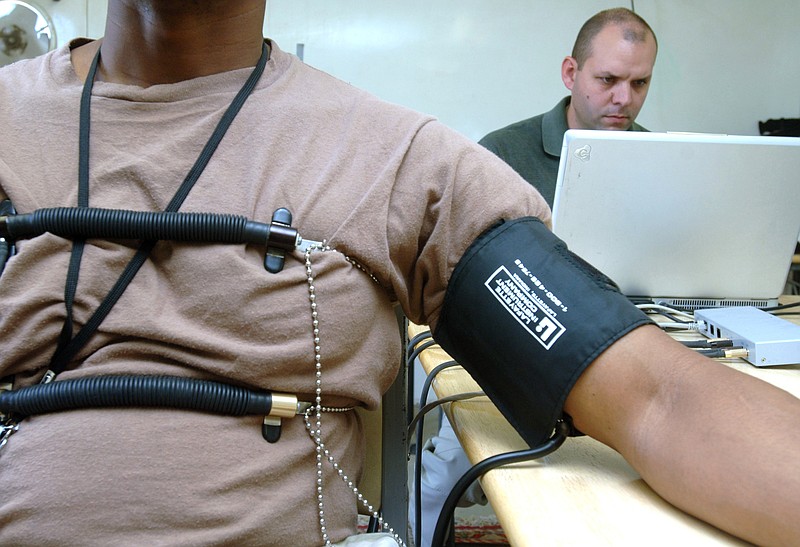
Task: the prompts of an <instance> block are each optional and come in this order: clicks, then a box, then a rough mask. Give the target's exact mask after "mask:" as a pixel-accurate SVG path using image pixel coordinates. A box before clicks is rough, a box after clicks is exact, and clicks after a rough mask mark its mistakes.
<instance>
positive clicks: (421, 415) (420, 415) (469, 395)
mask: <svg viewBox="0 0 800 547" xmlns="http://www.w3.org/2000/svg"><path fill="white" fill-rule="evenodd" d="M451 363H452V364H451ZM451 363H444V364H447V365H450V366H457V365H458V363H456V362H455V361H452V362H451ZM476 397H486V393H485V392H483V391H467V392H464V393H457V394H455V395H448V396H447V397H442V398H441V399H436V400H435V401H433V402H431V403H428V404H426V405H425V406H423V407H422V408H420V409H419V412H417V415H416V416H414V419H413V420H411V423H410V424H409V425H408V435H409V436H410V435H411V432H412V431H414V430H415V427H416V426H417V424H418V423H419V422H421V421H422V420H424V419H425V415H426V414H428V413H429V412H430V411H431V410H433V409H435V408H439V407H440V406H442V405H443V404H445V403H455V402H457V401H466V400H468V399H475V398H476ZM417 431H423V428H422V427H420V428H419V429H417Z"/></svg>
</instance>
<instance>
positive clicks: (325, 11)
mask: <svg viewBox="0 0 800 547" xmlns="http://www.w3.org/2000/svg"><path fill="white" fill-rule="evenodd" d="M631 4H632V3H631V2H613V1H603V0H572V1H570V2H564V1H563V0H506V1H504V2H502V3H499V2H486V1H485V0H406V1H404V2H387V1H385V0H336V1H332V0H269V1H268V4H267V22H266V25H265V34H266V35H267V36H270V37H271V38H274V39H276V40H277V42H278V44H279V45H280V46H281V47H282V48H283V49H285V50H287V51H290V52H292V53H294V52H296V46H297V44H304V59H305V61H306V62H307V63H309V64H311V65H313V66H316V67H318V68H321V69H322V70H325V71H327V72H330V73H332V74H334V75H336V76H338V77H340V78H342V79H343V80H346V81H348V82H351V83H353V84H354V85H357V86H359V87H362V88H365V89H367V90H369V91H371V92H373V93H375V94H377V95H378V96H380V97H382V98H384V99H386V100H389V101H392V102H396V103H400V104H404V105H406V106H409V107H411V108H414V109H417V110H420V111H423V112H427V113H430V114H434V115H436V116H438V117H439V118H440V119H441V120H442V121H443V122H445V123H447V124H448V125H450V126H452V127H454V128H455V129H457V130H459V131H461V132H462V133H464V134H466V135H467V136H469V137H470V138H473V139H479V138H480V137H482V136H483V135H484V134H485V133H487V132H488V131H490V130H492V129H496V128H498V127H501V126H503V125H506V124H508V123H511V122H512V121H516V120H518V119H522V118H526V117H529V116H532V115H535V114H538V113H540V112H542V111H544V110H549V109H550V108H551V107H552V106H553V105H554V104H555V102H556V101H557V100H558V99H559V98H560V97H562V96H563V95H565V94H566V93H567V90H566V89H565V88H564V87H563V84H562V83H561V79H560V73H559V71H560V64H561V59H562V58H563V57H564V56H565V55H567V54H569V52H570V50H571V48H572V43H573V41H574V38H575V35H576V34H577V32H578V29H579V28H580V26H581V24H582V23H583V21H585V20H586V19H587V18H588V17H589V16H591V15H592V14H594V13H595V12H597V11H599V10H600V9H604V8H607V7H614V6H618V5H625V6H626V7H630V6H631ZM633 4H634V8H635V10H636V11H637V13H639V14H640V15H642V16H643V17H644V18H645V19H647V20H648V22H649V23H650V24H651V26H652V27H653V28H654V30H655V32H656V34H657V36H658V39H659V45H660V50H659V57H658V60H657V62H656V69H655V72H654V80H653V87H652V89H651V92H650V96H649V97H648V102H647V103H646V104H645V107H644V109H643V110H642V113H641V115H640V117H639V121H640V122H641V123H642V124H644V125H645V126H646V127H648V128H650V129H652V130H658V131H667V130H670V131H702V132H713V133H735V134H758V121H759V120H766V119H767V118H770V117H772V118H780V117H800V93H798V90H799V89H800V60H799V59H800V39H798V29H800V2H798V1H797V0H759V1H757V2H756V1H754V0H636V1H635V2H634V3H633ZM500 7H501V8H502V9H499V8H500Z"/></svg>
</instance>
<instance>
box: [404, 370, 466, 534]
mask: <svg viewBox="0 0 800 547" xmlns="http://www.w3.org/2000/svg"><path fill="white" fill-rule="evenodd" d="M455 366H458V363H456V362H455V361H445V362H444V363H440V364H439V365H437V366H435V367H434V368H433V370H431V372H430V374H428V375H427V376H426V377H425V382H424V383H423V384H422V393H421V395H420V398H419V401H420V406H421V407H424V406H426V405H427V401H428V392H429V391H430V387H431V384H432V383H433V379H434V378H435V377H436V375H437V374H439V372H441V371H443V370H445V369H447V368H451V367H455ZM420 410H421V409H420ZM424 416H425V415H424V414H423V418H422V419H421V420H420V421H419V423H418V424H417V431H416V433H417V434H416V442H417V453H416V454H415V455H414V541H415V542H418V541H419V538H420V537H421V536H422V437H423V433H424V429H425V427H424V426H425V420H424Z"/></svg>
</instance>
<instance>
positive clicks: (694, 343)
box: [680, 338, 733, 348]
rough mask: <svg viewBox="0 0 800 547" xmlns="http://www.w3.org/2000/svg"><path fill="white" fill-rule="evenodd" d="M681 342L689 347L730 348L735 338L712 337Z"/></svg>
mask: <svg viewBox="0 0 800 547" xmlns="http://www.w3.org/2000/svg"><path fill="white" fill-rule="evenodd" d="M680 343H681V344H683V345H684V346H686V347H687V348H730V347H732V346H733V340H731V339H729V338H710V339H708V340H683V341H680Z"/></svg>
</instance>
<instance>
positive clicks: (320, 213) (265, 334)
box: [0, 44, 549, 547]
mask: <svg viewBox="0 0 800 547" xmlns="http://www.w3.org/2000/svg"><path fill="white" fill-rule="evenodd" d="M249 73H250V70H249V69H247V70H237V71H233V72H230V73H225V74H218V75H213V76H208V77H203V78H198V79H195V80H191V81H187V82H182V83H178V84H171V85H157V86H152V87H149V88H144V89H143V88H138V87H134V86H125V85H118V84H109V83H103V82H97V83H96V84H95V86H94V92H93V97H92V103H91V104H92V119H91V144H90V147H91V148H90V170H89V173H90V205H91V206H93V207H107V208H122V209H132V210H144V211H154V210H162V209H163V208H164V207H165V206H166V204H167V202H168V201H169V200H170V199H171V197H172V195H173V193H174V192H175V190H176V189H177V188H178V186H179V185H180V183H181V182H182V181H183V179H184V177H185V176H186V173H187V172H188V171H189V169H190V168H191V166H192V164H193V163H194V162H195V160H196V158H197V156H198V154H199V153H200V150H201V148H202V147H203V145H204V144H205V142H206V140H207V138H208V137H209V136H210V135H211V133H212V131H213V129H214V126H215V125H216V123H217V121H218V120H219V118H220V116H221V115H222V113H223V112H224V110H225V109H226V108H227V107H228V105H229V103H230V101H231V99H232V98H233V96H234V95H235V94H236V92H237V91H238V90H239V88H240V87H241V85H242V84H243V83H244V81H245V80H246V78H247V76H248V75H249ZM81 88H82V82H81V81H79V79H78V78H77V77H76V75H75V73H74V71H73V70H72V67H71V65H70V56H69V48H68V47H63V48H61V49H59V50H57V51H55V52H51V53H49V54H47V55H45V56H43V57H40V58H38V59H35V60H28V61H21V62H19V63H16V64H14V65H10V66H7V67H5V68H3V69H2V70H0V127H1V128H2V130H0V197H2V195H7V196H9V197H10V198H11V199H12V201H13V203H14V205H15V207H16V208H17V210H18V212H20V213H26V212H31V211H33V210H36V209H39V208H43V207H61V206H74V205H76V203H77V186H78V184H77V169H78V168H77V165H78V118H79V116H78V109H79V102H80V93H81ZM279 207H286V208H288V209H289V210H290V211H291V212H292V214H293V215H294V226H295V227H296V228H297V229H298V230H299V232H300V234H301V235H302V236H303V237H305V238H308V239H312V240H325V241H326V242H327V243H328V244H329V245H330V246H331V247H332V248H333V249H335V250H332V251H326V252H317V253H314V254H313V255H312V275H313V277H314V286H315V290H316V303H317V306H318V308H317V311H318V313H319V321H320V327H319V328H320V353H321V356H322V389H323V404H326V405H332V406H353V405H365V406H368V407H371V408H374V407H375V406H376V405H377V403H378V402H379V401H380V397H381V394H382V393H383V392H384V391H385V390H386V389H387V387H388V385H389V384H390V382H391V381H392V379H393V378H394V377H395V375H396V373H397V367H398V365H399V355H400V353H399V351H400V346H399V340H398V337H397V326H396V322H395V317H394V313H393V304H394V303H395V302H397V303H399V304H400V305H401V306H402V308H403V310H404V311H405V313H406V314H407V315H408V316H409V318H410V319H411V320H413V321H415V322H419V323H430V324H435V322H436V319H437V317H438V313H439V309H440V307H441V305H442V300H443V297H444V291H445V288H446V285H447V280H448V278H449V276H450V273H451V272H452V269H453V267H454V266H455V264H456V263H457V262H458V259H459V257H460V256H461V254H462V253H463V251H464V250H465V249H466V247H467V246H468V245H469V244H470V243H471V242H472V241H473V240H474V238H475V237H476V236H477V235H478V234H479V233H481V232H482V231H483V230H484V229H486V228H487V227H488V226H490V225H491V224H493V223H494V222H495V221H496V220H497V219H500V218H517V217H520V216H524V215H534V216H539V217H541V218H544V219H548V218H549V210H548V208H547V206H546V204H545V203H544V201H543V200H542V199H541V197H540V196H539V194H538V193H537V192H536V191H535V190H534V189H533V188H532V187H531V186H530V185H529V184H528V183H526V182H525V181H523V180H522V179H520V178H519V177H518V176H517V175H516V174H515V173H514V172H513V171H512V170H511V169H510V168H508V167H507V166H505V164H503V163H502V162H501V161H500V160H499V159H497V158H496V157H495V156H494V155H493V154H491V153H490V152H488V151H486V150H484V149H483V148H482V147H480V146H478V145H476V144H474V143H472V142H470V141H469V140H468V139H466V138H464V137H462V136H460V135H459V134H457V133H455V132H454V131H452V130H449V129H447V128H446V127H444V126H443V125H442V124H440V123H438V122H437V121H435V120H434V119H432V118H431V117H429V116H424V115H421V114H418V113H415V112H412V111H410V110H408V109H406V108H402V107H399V106H396V105H391V104H387V103H385V102H381V101H379V100H378V99H376V98H375V97H373V96H371V95H369V94H367V93H364V92H362V91H360V90H357V89H355V88H353V87H352V86H350V85H348V84H346V83H343V82H341V81H338V80H336V79H334V78H332V77H331V76H329V75H327V74H325V73H323V72H320V71H318V70H315V69H313V68H311V67H309V66H307V65H305V64H303V63H302V62H300V61H299V60H298V59H297V58H295V57H293V56H291V55H288V54H286V53H284V52H282V51H281V50H280V49H279V48H278V47H277V46H276V45H274V44H273V47H272V55H271V59H270V61H269V63H268V65H267V68H266V71H265V74H264V76H263V77H262V78H261V80H260V81H259V83H258V86H257V88H256V89H255V91H254V92H253V94H252V95H251V96H250V97H249V99H248V100H247V102H246V103H245V105H244V107H243V108H242V110H241V112H240V113H239V115H238V117H237V118H236V120H235V121H234V123H233V125H232V126H231V127H230V129H229V130H228V132H227V134H226V135H225V138H224V139H223V141H222V143H221V145H220V147H219V148H218V149H217V151H216V152H215V154H214V156H213V158H212V159H211V162H210V163H209V165H208V167H207V168H206V170H205V171H204V172H203V174H202V176H201V177H200V179H199V181H198V182H197V184H196V186H195V187H194V189H193V190H192V191H191V193H190V194H189V197H188V199H187V200H186V202H185V204H184V206H183V207H182V208H181V210H182V211H207V212H215V213H230V214H235V215H242V216H246V217H248V218H250V219H253V220H256V221H259V222H269V220H270V218H271V216H272V213H273V211H274V210H275V209H277V208H279ZM136 243H137V242H132V241H100V240H89V241H88V243H87V245H86V250H85V252H84V257H83V262H82V267H81V270H80V279H79V283H78V289H77V295H76V298H75V312H74V316H75V321H76V332H77V329H78V328H80V326H82V325H83V324H84V323H85V321H86V320H87V319H88V317H89V316H90V315H91V313H92V312H93V311H94V310H95V309H96V308H97V306H98V304H99V303H100V302H101V301H102V299H103V298H104V296H105V295H106V293H107V292H108V290H109V289H110V288H111V286H112V284H113V283H114V282H115V281H116V279H117V277H118V276H119V273H120V272H121V271H122V269H123V267H124V265H125V264H126V263H127V261H128V260H129V258H130V257H131V256H132V254H133V252H134V249H135V247H136ZM70 246H71V243H70V242H69V241H67V240H65V239H62V238H59V237H56V236H53V235H49V234H48V235H43V236H40V237H36V238H33V239H30V240H23V241H19V242H18V254H17V255H16V256H14V257H13V258H12V259H11V260H10V261H9V262H8V264H7V266H6V269H5V272H4V273H3V276H2V279H0V348H1V349H0V351H2V359H1V361H0V376H5V375H8V374H14V375H16V380H17V385H25V384H30V383H33V382H35V381H36V380H38V378H39V376H41V374H42V373H43V371H44V369H45V367H46V366H47V364H48V362H49V359H50V357H51V355H52V353H53V351H54V348H55V344H56V340H57V338H58V334H59V332H60V330H61V327H62V324H63V322H64V317H65V309H64V282H65V276H66V271H67V264H68V261H69V251H70ZM263 262H264V249H263V248H262V247H259V246H255V245H247V246H245V245H211V244H202V243H188V244H186V243H183V244H181V243H171V242H160V243H158V244H157V246H156V247H155V249H154V251H153V253H152V255H151V257H150V259H149V260H148V261H147V263H146V264H145V265H144V266H143V267H142V268H141V270H140V271H139V273H138V274H137V275H136V277H135V279H134V280H133V282H132V283H131V284H130V286H129V287H128V289H127V290H126V292H125V294H124V295H123V296H122V298H121V299H120V301H119V302H118V303H117V305H116V306H115V307H114V309H113V310H112V312H111V313H110V314H109V316H108V317H107V318H106V319H105V321H103V323H102V324H101V325H100V327H99V329H98V332H97V333H96V334H95V335H94V336H93V337H92V338H91V340H90V341H89V343H88V344H87V345H86V346H85V347H84V348H83V350H81V352H80V353H79V354H78V356H77V358H76V359H75V362H74V363H72V368H71V369H70V370H68V371H66V372H64V373H63V374H62V375H61V376H60V378H62V379H67V378H76V377H81V376H89V375H103V374H173V375H181V376H191V377H198V378H208V379H213V380H221V381H227V382H231V383H235V384H239V385H244V386H249V387H254V388H265V389H273V390H279V391H287V392H292V393H298V394H300V395H301V396H302V398H304V399H306V400H312V399H313V392H314V379H315V378H314V341H313V337H312V324H311V322H312V319H311V309H310V303H309V302H310V301H309V290H308V275H307V272H306V267H305V265H304V264H303V260H302V255H300V254H299V253H295V254H294V255H293V256H290V257H288V259H287V261H286V266H285V268H284V270H283V271H282V272H280V273H278V274H272V273H268V272H267V271H266V270H265V269H264V265H263ZM359 266H360V267H359ZM363 270H366V271H368V272H370V273H371V274H372V276H374V278H375V280H373V278H372V277H371V276H369V275H367V274H366V273H364V271H363ZM260 422H261V418H260V417H257V416H253V417H245V418H232V417H224V416H216V415H211V414H204V413H200V412H192V411H176V410H160V409H147V410H142V409H114V410H111V409H102V410H100V409H97V410H75V411H69V412H62V413H58V414H50V415H41V416H34V417H31V418H28V419H26V420H25V421H24V422H23V423H22V424H21V425H20V430H19V432H18V433H17V434H15V435H14V436H13V437H12V438H11V439H10V441H9V443H8V445H7V446H6V447H5V448H4V449H3V451H2V453H0V485H2V492H3V495H2V496H0V544H15V545H23V544H32V545H60V546H63V545H70V544H74V545H93V544H94V545H110V544H114V545H165V544H184V545H211V544H236V545H293V546H298V547H302V546H306V545H318V544H320V543H321V538H320V535H319V523H318V517H317V505H316V501H315V495H316V494H315V471H314V445H313V442H312V440H311V438H310V437H309V435H308V433H307V432H306V430H305V426H304V424H303V422H302V419H300V418H295V419H292V420H288V421H285V426H284V431H283V436H282V438H281V440H280V441H279V442H278V443H276V444H268V443H267V442H265V441H264V440H263V438H262V437H261V431H260ZM322 429H323V438H324V441H325V442H326V445H327V446H328V448H329V449H331V451H332V452H333V453H334V455H335V457H336V458H337V460H338V461H339V462H340V464H341V465H342V467H343V468H344V469H345V471H346V472H347V473H348V474H349V475H351V476H353V477H357V476H358V475H359V473H360V471H361V467H362V465H363V457H362V451H363V440H362V437H361V432H360V429H359V424H358V421H357V419H356V417H355V415H354V413H352V412H348V413H343V414H325V415H324V416H323V427H322ZM325 469H326V477H325V500H326V505H325V512H326V517H327V521H328V530H329V532H330V535H331V539H332V540H334V541H338V540H340V539H342V538H343V537H345V536H346V535H349V534H352V533H353V531H354V525H355V500H354V497H353V496H352V494H351V493H349V492H348V490H347V488H346V487H345V486H344V484H343V483H342V482H341V481H340V480H339V479H338V478H337V477H336V476H335V473H334V472H333V471H332V469H331V467H330V466H326V467H325Z"/></svg>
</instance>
